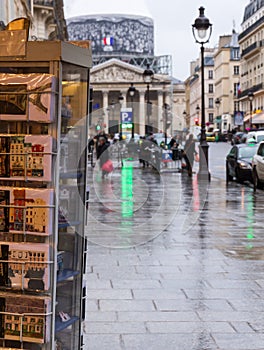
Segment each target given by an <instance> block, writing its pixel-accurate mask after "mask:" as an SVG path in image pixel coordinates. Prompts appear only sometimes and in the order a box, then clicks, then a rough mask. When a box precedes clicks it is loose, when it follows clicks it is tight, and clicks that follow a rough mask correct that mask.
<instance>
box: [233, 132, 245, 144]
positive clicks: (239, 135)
mask: <svg viewBox="0 0 264 350" xmlns="http://www.w3.org/2000/svg"><path fill="white" fill-rule="evenodd" d="M246 135H247V134H245V133H244V132H242V131H238V132H236V133H235V134H234V135H232V140H231V145H237V144H239V143H243V142H246Z"/></svg>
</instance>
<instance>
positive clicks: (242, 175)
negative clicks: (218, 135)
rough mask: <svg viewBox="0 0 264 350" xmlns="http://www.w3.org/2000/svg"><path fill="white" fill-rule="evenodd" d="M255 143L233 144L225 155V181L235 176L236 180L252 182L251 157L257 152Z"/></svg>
mask: <svg viewBox="0 0 264 350" xmlns="http://www.w3.org/2000/svg"><path fill="white" fill-rule="evenodd" d="M257 148H258V145H257V144H245V143H241V144H239V145H234V146H233V147H232V148H231V150H230V152H229V153H228V155H227V156H226V181H227V182H228V181H232V180H233V179H234V178H236V181H237V182H243V181H251V182H252V158H253V156H254V155H255V154H256V152H257Z"/></svg>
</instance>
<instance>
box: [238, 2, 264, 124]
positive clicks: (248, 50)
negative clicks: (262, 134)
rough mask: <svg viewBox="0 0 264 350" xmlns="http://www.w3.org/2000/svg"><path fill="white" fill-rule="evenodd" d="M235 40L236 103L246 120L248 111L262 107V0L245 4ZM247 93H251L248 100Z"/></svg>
mask: <svg viewBox="0 0 264 350" xmlns="http://www.w3.org/2000/svg"><path fill="white" fill-rule="evenodd" d="M238 42H239V45H240V48H241V63H240V66H241V77H240V89H241V91H240V95H239V105H240V110H241V111H243V112H244V114H245V118H244V121H245V122H247V121H248V120H249V119H251V118H250V115H251V114H252V113H255V112H258V113H261V112H263V108H264V86H263V84H264V66H263V64H264V63H263V62H264V1H260V0H251V1H250V3H249V4H248V5H247V6H246V8H245V11H244V17H243V22H242V31H241V33H240V34H239V37H238ZM249 93H253V101H252V102H250V100H249V97H248V95H249ZM251 109H252V110H251ZM258 119H259V118H258ZM263 122H264V118H263ZM252 123H253V124H254V118H253V119H252Z"/></svg>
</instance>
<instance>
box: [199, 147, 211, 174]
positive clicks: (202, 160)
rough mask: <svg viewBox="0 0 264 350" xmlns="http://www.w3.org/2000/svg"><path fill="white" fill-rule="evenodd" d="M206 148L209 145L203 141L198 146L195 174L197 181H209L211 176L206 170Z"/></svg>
mask: <svg viewBox="0 0 264 350" xmlns="http://www.w3.org/2000/svg"><path fill="white" fill-rule="evenodd" d="M208 148H209V145H208V143H207V142H206V141H203V142H202V143H201V144H200V145H199V158H200V159H199V171H198V174H197V178H198V180H204V181H211V174H210V172H209V169H208Z"/></svg>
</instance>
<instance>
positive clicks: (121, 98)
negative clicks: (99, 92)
mask: <svg viewBox="0 0 264 350" xmlns="http://www.w3.org/2000/svg"><path fill="white" fill-rule="evenodd" d="M118 101H119V104H120V111H121V108H122V103H123V101H124V96H123V95H122V93H121V92H120V94H119V96H118ZM120 119H121V113H120V117H119V140H120V141H122V120H120Z"/></svg>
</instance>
